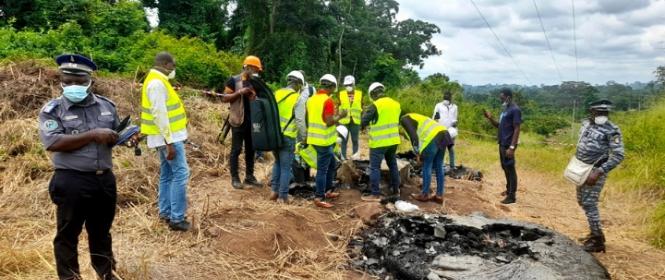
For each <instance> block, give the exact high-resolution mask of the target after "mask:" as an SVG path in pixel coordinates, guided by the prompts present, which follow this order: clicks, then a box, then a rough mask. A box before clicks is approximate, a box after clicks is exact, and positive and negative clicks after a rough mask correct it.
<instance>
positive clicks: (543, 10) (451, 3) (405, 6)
mask: <svg viewBox="0 0 665 280" xmlns="http://www.w3.org/2000/svg"><path fill="white" fill-rule="evenodd" d="M532 1H533V0H515V1H510V0H505V1H499V0H474V2H475V3H476V4H477V5H478V8H479V9H480V10H481V12H482V13H483V15H484V16H485V18H486V19H487V21H488V22H489V24H490V25H491V26H492V28H493V29H494V31H495V32H496V34H497V35H498V36H499V38H500V39H501V41H502V42H503V43H504V44H505V46H506V48H507V49H508V50H509V51H510V53H511V54H512V55H513V57H514V59H515V61H517V64H518V65H519V67H520V68H521V69H522V71H523V72H524V73H525V74H526V76H527V77H528V80H529V81H530V82H531V83H532V84H541V83H544V84H557V83H560V80H559V77H558V75H557V73H556V69H555V68H554V64H553V63H552V58H551V55H550V52H549V49H548V47H547V44H546V42H545V37H544V35H543V33H542V30H541V27H540V22H539V21H538V16H537V14H536V11H535V8H534V5H533V2H532ZM398 2H400V12H399V14H398V19H405V18H416V19H421V20H425V21H428V22H432V23H434V24H437V25H438V26H439V27H440V28H441V30H442V33H441V34H437V35H435V38H434V39H433V42H434V43H435V44H436V45H437V47H439V48H440V49H442V50H443V53H442V55H441V56H437V57H430V58H428V59H427V60H426V61H425V67H424V68H423V69H422V70H420V74H421V76H426V75H429V74H432V73H436V72H442V73H445V74H447V75H448V76H450V77H451V78H452V79H455V80H458V81H460V82H462V83H468V84H486V83H519V84H524V83H526V79H527V78H525V77H524V76H525V75H523V74H522V73H521V72H520V71H519V70H518V69H517V68H516V66H515V64H514V63H513V62H512V61H511V59H510V58H509V57H508V56H507V55H506V53H505V51H504V50H503V48H501V46H500V44H499V43H498V42H497V41H496V39H495V38H494V36H493V35H492V33H491V32H490V31H489V30H488V29H487V27H486V25H485V23H484V21H483V20H482V19H481V18H480V16H479V15H478V12H477V11H476V9H475V8H474V7H473V5H472V3H471V1H470V0H446V1H443V0H438V1H415V0H398ZM536 3H537V5H538V8H539V10H540V15H541V17H542V20H543V25H544V26H545V29H546V31H547V35H548V37H549V39H550V43H551V45H552V49H553V52H554V57H555V59H556V62H557V65H558V66H559V69H560V70H561V75H562V76H563V79H564V80H574V79H575V77H576V71H575V55H574V44H573V31H572V27H573V18H572V9H571V8H572V6H571V2H570V1H549V0H536ZM575 12H576V26H577V30H576V32H577V53H578V68H579V76H580V80H584V81H589V82H591V83H599V84H604V83H605V82H606V81H608V80H614V81H617V82H633V81H636V80H638V81H649V80H652V79H653V71H654V70H655V69H656V67H657V66H658V65H663V64H664V63H665V20H663V19H665V16H663V15H665V1H663V0H651V1H649V0H631V1H621V0H591V1H582V0H576V1H575Z"/></svg>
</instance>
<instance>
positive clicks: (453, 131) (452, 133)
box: [448, 127, 457, 138]
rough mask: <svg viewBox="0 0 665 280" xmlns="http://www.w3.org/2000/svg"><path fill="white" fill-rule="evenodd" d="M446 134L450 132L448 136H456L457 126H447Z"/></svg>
mask: <svg viewBox="0 0 665 280" xmlns="http://www.w3.org/2000/svg"><path fill="white" fill-rule="evenodd" d="M448 134H450V138H455V137H457V128H454V127H449V128H448Z"/></svg>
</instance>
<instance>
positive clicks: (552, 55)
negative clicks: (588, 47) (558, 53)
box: [532, 0, 563, 82]
mask: <svg viewBox="0 0 665 280" xmlns="http://www.w3.org/2000/svg"><path fill="white" fill-rule="evenodd" d="M532 1H533V6H534V7H535V8H536V14H537V15H538V21H540V29H542V30H543V35H545V41H546V42H547V48H548V49H550V56H551V57H552V63H554V68H556V73H557V74H558V75H559V80H560V81H562V82H563V77H561V71H560V70H559V65H558V64H557V63H556V59H555V58H554V52H553V51H552V44H550V38H549V37H547V32H545V25H544V24H543V18H542V17H541V16H540V10H539V9H538V4H536V0H532Z"/></svg>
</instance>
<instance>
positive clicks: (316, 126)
mask: <svg viewBox="0 0 665 280" xmlns="http://www.w3.org/2000/svg"><path fill="white" fill-rule="evenodd" d="M328 99H330V97H329V96H328V95H327V94H315V95H313V96H312V97H310V98H309V99H307V144H310V145H316V146H330V145H332V144H335V142H336V141H337V135H336V130H335V126H334V125H331V126H327V125H326V123H325V122H324V121H323V104H325V102H326V101H327V100H328Z"/></svg>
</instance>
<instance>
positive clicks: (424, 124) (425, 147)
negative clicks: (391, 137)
mask: <svg viewBox="0 0 665 280" xmlns="http://www.w3.org/2000/svg"><path fill="white" fill-rule="evenodd" d="M400 124H401V125H402V127H403V128H404V130H405V131H406V134H407V136H408V137H409V140H411V146H412V147H413V151H414V152H415V153H416V154H417V155H418V158H419V159H420V160H421V161H422V163H423V188H422V192H421V193H420V194H412V195H411V196H412V197H413V198H414V199H415V200H418V201H421V202H426V201H434V202H436V203H439V204H442V203H443V192H444V186H445V185H444V184H445V178H444V175H445V174H444V172H443V153H444V151H445V149H446V147H448V146H450V145H452V138H451V137H450V134H448V131H447V129H446V127H445V126H443V125H440V124H439V123H438V122H437V121H435V120H433V119H430V118H428V117H425V116H423V115H421V114H416V113H410V114H406V115H404V116H402V118H400ZM432 168H434V171H435V173H436V195H431V194H430V189H429V187H430V183H431V182H432Z"/></svg>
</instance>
